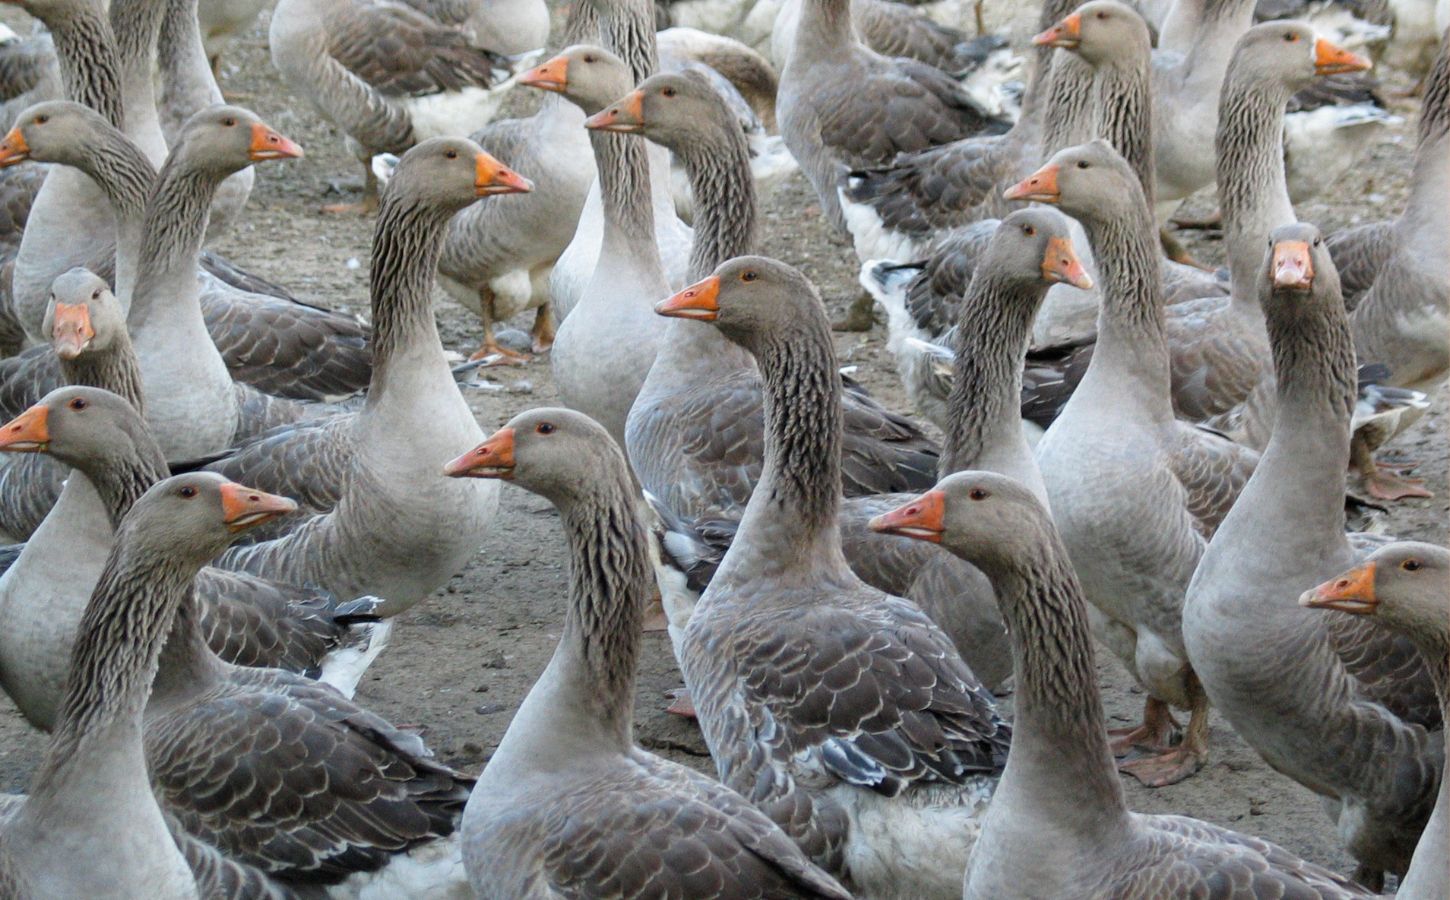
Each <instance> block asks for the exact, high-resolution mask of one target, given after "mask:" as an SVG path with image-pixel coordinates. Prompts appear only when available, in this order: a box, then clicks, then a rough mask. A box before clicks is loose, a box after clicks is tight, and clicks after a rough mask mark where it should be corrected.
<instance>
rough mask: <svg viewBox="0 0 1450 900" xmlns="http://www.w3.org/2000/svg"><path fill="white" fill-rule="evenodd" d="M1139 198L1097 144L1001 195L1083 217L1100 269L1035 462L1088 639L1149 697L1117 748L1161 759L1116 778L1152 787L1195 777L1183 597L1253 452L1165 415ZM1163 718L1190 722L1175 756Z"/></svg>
mask: <svg viewBox="0 0 1450 900" xmlns="http://www.w3.org/2000/svg"><path fill="white" fill-rule="evenodd" d="M1149 171H1151V166H1150V167H1149ZM1141 185H1142V179H1141V178H1140V177H1139V173H1136V172H1134V171H1133V170H1132V169H1130V168H1129V166H1128V164H1127V163H1126V162H1125V161H1124V160H1123V158H1122V157H1121V156H1119V155H1118V154H1117V153H1116V152H1115V151H1114V150H1113V148H1112V147H1110V146H1108V144H1107V143H1106V142H1104V141H1094V142H1093V143H1091V144H1084V145H1082V146H1080V147H1070V148H1068V149H1066V150H1063V151H1061V152H1059V153H1058V154H1057V155H1055V156H1054V157H1053V158H1052V160H1051V161H1050V162H1049V163H1048V165H1046V166H1044V167H1043V168H1042V169H1040V170H1039V171H1038V172H1037V173H1036V174H1035V175H1033V176H1032V177H1031V178H1029V179H1027V180H1025V181H1023V182H1021V183H1020V184H1019V185H1017V186H1015V187H1013V188H1012V189H1011V190H1010V191H1009V192H1008V196H1009V197H1011V198H1013V199H1025V200H1038V201H1043V202H1050V203H1054V204H1057V205H1059V206H1060V207H1061V208H1062V209H1063V211H1065V212H1067V213H1068V214H1070V215H1072V216H1075V217H1077V218H1078V219H1079V221H1081V222H1082V224H1083V226H1084V227H1085V228H1086V229H1087V232H1088V237H1089V238H1090V239H1091V240H1092V242H1093V249H1094V251H1095V255H1096V258H1097V260H1098V271H1099V275H1100V276H1101V278H1102V287H1103V290H1102V294H1103V303H1102V310H1101V312H1100V313H1099V316H1098V338H1097V350H1096V351H1095V352H1094V353H1093V359H1092V362H1091V363H1090V364H1089V366H1088V370H1087V374H1086V375H1084V376H1083V380H1082V383H1081V384H1080V385H1079V386H1078V388H1077V390H1076V391H1074V392H1073V395H1072V398H1071V399H1070V400H1068V402H1067V406H1066V407H1064V408H1063V411H1062V414H1061V415H1059V416H1058V417H1057V419H1056V421H1054V422H1053V423H1052V427H1051V428H1049V429H1048V430H1047V433H1046V434H1045V435H1044V436H1043V437H1042V440H1041V442H1040V443H1039V444H1038V446H1037V461H1038V464H1039V465H1040V466H1041V467H1042V477H1043V481H1044V482H1045V483H1046V485H1047V495H1048V497H1049V499H1050V501H1051V504H1052V512H1053V516H1054V517H1055V518H1056V519H1057V524H1058V528H1059V530H1060V531H1061V532H1062V538H1063V542H1064V543H1065V544H1066V546H1067V549H1068V552H1069V553H1071V554H1072V560H1073V565H1074V566H1075V567H1076V568H1077V571H1078V576H1079V578H1080V579H1081V580H1082V584H1083V589H1084V591H1085V592H1086V595H1087V598H1088V601H1089V602H1091V603H1092V604H1093V607H1094V609H1095V610H1096V611H1097V613H1098V615H1097V616H1096V617H1095V621H1094V626H1095V629H1096V632H1097V634H1098V635H1099V637H1100V638H1101V639H1102V640H1103V641H1104V642H1105V643H1106V644H1107V645H1108V646H1109V647H1110V648H1112V650H1113V651H1114V652H1115V653H1117V654H1118V656H1119V658H1120V659H1121V660H1122V662H1123V664H1124V666H1125V667H1126V668H1127V669H1128V671H1129V672H1131V673H1132V674H1133V676H1134V677H1135V678H1136V679H1137V680H1138V682H1139V683H1140V684H1142V685H1143V687H1144V689H1145V690H1146V692H1147V694H1148V698H1147V705H1146V707H1145V710H1144V719H1143V724H1142V725H1141V726H1139V727H1137V728H1134V729H1128V730H1126V731H1125V732H1124V733H1122V734H1120V735H1118V736H1117V737H1118V743H1117V745H1116V748H1115V749H1117V750H1118V751H1119V752H1121V753H1126V752H1127V751H1128V750H1130V749H1131V748H1132V747H1133V746H1135V745H1140V744H1141V745H1142V746H1144V747H1145V748H1148V749H1149V750H1151V751H1152V752H1153V753H1156V754H1157V755H1154V756H1147V757H1144V758H1140V759H1134V760H1132V761H1129V762H1126V763H1124V764H1123V768H1124V770H1125V771H1128V772H1130V773H1131V774H1133V775H1134V776H1135V777H1137V778H1138V779H1139V780H1140V781H1142V782H1144V783H1145V784H1147V785H1149V786H1160V785H1165V784H1172V783H1174V782H1177V781H1181V780H1182V779H1184V778H1187V777H1188V776H1190V775H1192V774H1193V773H1194V772H1196V771H1198V769H1199V768H1200V767H1201V766H1202V765H1203V763H1204V760H1205V759H1206V756H1207V739H1208V702H1207V699H1206V698H1205V696H1204V694H1203V691H1202V690H1201V689H1200V688H1199V686H1198V683H1197V680H1196V678H1195V676H1194V673H1193V668H1192V666H1190V665H1189V662H1188V653H1187V651H1186V650H1185V648H1184V646H1183V635H1182V626H1181V624H1180V622H1181V617H1182V609H1183V594H1184V591H1185V590H1186V589H1187V587H1188V581H1189V578H1190V577H1191V576H1192V575H1193V570H1194V567H1195V565H1196V564H1197V562H1198V559H1199V557H1200V556H1201V555H1202V554H1203V550H1204V547H1205V546H1206V545H1207V543H1208V539H1209V537H1211V536H1212V535H1213V532H1214V529H1215V528H1217V527H1218V524H1219V523H1220V522H1221V521H1222V520H1223V517H1224V515H1225V514H1226V513H1227V512H1228V509H1229V507H1230V506H1231V505H1232V504H1233V502H1234V498H1235V497H1236V496H1237V494H1238V492H1239V489H1241V488H1242V486H1243V484H1244V482H1245V481H1246V480H1247V479H1248V476H1249V474H1250V472H1251V471H1252V469H1253V464H1254V459H1255V454H1254V453H1253V452H1252V451H1250V450H1246V449H1245V448H1242V447H1240V446H1238V445H1236V444H1234V443H1232V442H1231V441H1229V440H1228V439H1227V438H1225V437H1223V436H1222V435H1219V434H1217V433H1215V432H1210V431H1207V430H1205V429H1202V428H1198V427H1195V426H1193V425H1189V424H1187V423H1184V422H1181V421H1179V420H1178V419H1177V418H1176V417H1175V416H1174V414H1173V405H1172V401H1171V393H1170V386H1169V367H1170V360H1169V354H1168V342H1167V334H1166V328H1165V324H1164V313H1163V308H1162V305H1161V299H1160V298H1161V296H1162V287H1161V282H1160V277H1159V268H1160V267H1159V265H1158V263H1157V255H1156V243H1155V240H1154V236H1155V227H1154V222H1153V219H1152V211H1151V207H1150V206H1149V205H1148V203H1147V200H1146V198H1144V196H1143V190H1142V186H1141ZM1124 484H1134V485H1139V486H1140V487H1139V489H1137V490H1133V491H1124V490H1122V485H1124ZM1104 522H1113V523H1115V527H1112V528H1104V527H1103V523H1104ZM1170 705H1173V706H1178V707H1180V708H1188V709H1190V710H1191V712H1192V719H1191V721H1190V722H1189V725H1188V731H1187V733H1186V735H1185V737H1184V740H1183V742H1182V744H1180V745H1178V746H1176V747H1172V746H1169V743H1168V741H1169V735H1170V733H1171V731H1172V714H1171V713H1170V712H1169V706H1170Z"/></svg>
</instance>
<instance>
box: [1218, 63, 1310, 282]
mask: <svg viewBox="0 0 1450 900" xmlns="http://www.w3.org/2000/svg"><path fill="white" fill-rule="evenodd" d="M1289 97H1290V92H1289V89H1288V88H1287V87H1285V86H1284V85H1283V83H1282V82H1274V81H1266V80H1263V79H1259V78H1256V77H1253V76H1252V75H1251V74H1250V73H1248V72H1245V71H1244V70H1243V68H1242V67H1240V66H1231V67H1230V69H1229V73H1228V78H1227V81H1226V82H1225V84H1224V88H1223V94H1222V95H1221V97H1220V98H1219V106H1218V132H1217V135H1216V136H1215V138H1214V146H1215V152H1216V159H1217V172H1218V202H1219V206H1220V207H1221V208H1222V209H1223V224H1224V232H1225V234H1224V237H1225V240H1226V241H1227V242H1228V267H1229V274H1230V276H1231V277H1232V279H1233V296H1234V298H1235V300H1236V301H1238V300H1247V301H1248V302H1251V303H1252V302H1254V301H1255V299H1256V297H1257V294H1256V291H1257V286H1256V285H1257V281H1258V278H1259V272H1260V270H1261V269H1262V268H1263V260H1264V247H1265V242H1266V241H1267V240H1268V237H1269V233H1270V232H1271V231H1273V230H1274V229H1275V228H1278V227H1279V226H1281V225H1288V224H1290V223H1292V222H1293V221H1294V207H1293V205H1292V204H1291V203H1290V202H1289V187H1288V184H1287V182H1286V181H1285V180H1284V145H1283V139H1284V138H1283V135H1284V109H1285V107H1286V106H1287V105H1288V103H1289Z"/></svg>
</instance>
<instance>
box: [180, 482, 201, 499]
mask: <svg viewBox="0 0 1450 900" xmlns="http://www.w3.org/2000/svg"><path fill="white" fill-rule="evenodd" d="M176 493H178V494H180V495H181V496H183V497H185V498H186V499H188V500H190V499H191V498H192V497H195V496H196V488H194V487H192V486H191V485H189V484H188V485H187V486H186V487H184V488H182V489H181V490H179V491H177V492H176Z"/></svg>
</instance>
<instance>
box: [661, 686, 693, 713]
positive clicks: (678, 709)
mask: <svg viewBox="0 0 1450 900" xmlns="http://www.w3.org/2000/svg"><path fill="white" fill-rule="evenodd" d="M665 697H666V699H668V700H669V701H670V705H669V706H666V707H665V712H667V713H670V714H672V715H676V716H680V717H682V718H686V719H693V718H696V715H695V701H694V699H693V698H691V697H690V689H689V688H687V687H684V688H675V689H674V690H673V691H666V692H665Z"/></svg>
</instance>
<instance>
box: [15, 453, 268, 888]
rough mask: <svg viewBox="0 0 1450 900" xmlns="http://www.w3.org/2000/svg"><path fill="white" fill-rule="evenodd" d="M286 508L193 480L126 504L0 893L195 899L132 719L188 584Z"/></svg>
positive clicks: (168, 484)
mask: <svg viewBox="0 0 1450 900" xmlns="http://www.w3.org/2000/svg"><path fill="white" fill-rule="evenodd" d="M291 508H292V507H291V504H290V502H289V501H287V500H285V499H283V498H281V497H273V496H271V495H267V494H262V493H260V492H256V491H247V490H245V489H244V488H241V487H240V486H239V485H235V484H227V483H225V482H223V481H222V480H221V479H217V478H215V477H214V476H201V475H179V476H177V477H175V478H170V479H167V480H166V481H163V482H161V483H159V484H157V485H155V486H154V487H153V488H152V489H151V490H150V491H148V492H147V493H146V494H145V495H144V496H143V497H142V498H141V499H140V500H138V501H137V503H136V504H135V507H134V508H133V509H132V511H131V513H130V515H129V516H127V518H126V520H125V521H124V522H122V523H121V527H120V530H119V533H118V535H117V539H116V543H115V546H114V547H113V548H112V549H111V552H110V554H109V556H108V557H107V558H106V561H105V565H104V567H103V568H102V570H101V573H100V578H99V581H98V582H97V584H96V589H95V592H94V593H93V594H92V595H91V599H90V602H89V603H88V604H87V605H86V612H85V615H84V618H83V619H82V620H81V626H80V633H79V636H78V639H77V640H76V646H75V650H74V651H73V653H72V655H71V669H72V672H73V675H72V677H71V678H70V679H69V680H68V686H67V688H66V693H65V701H64V704H63V706H62V707H61V711H60V716H59V720H58V722H57V725H56V729H55V731H54V732H53V733H52V734H51V738H50V743H49V745H48V746H47V748H46V752H45V756H44V759H43V761H42V763H41V765H40V768H39V769H38V770H37V772H36V774H35V776H34V778H33V780H32V782H31V791H30V795H29V797H27V798H26V800H25V802H24V805H22V806H21V807H20V808H19V809H18V810H16V811H15V812H14V813H13V815H12V816H11V817H10V818H9V820H8V821H6V822H5V824H4V828H3V830H0V892H3V893H5V894H6V895H7V896H13V897H89V896H128V897H156V898H165V900H171V898H195V897H197V896H198V895H199V889H198V888H199V886H198V884H197V882H196V880H195V879H194V877H193V876H192V873H191V870H190V869H188V867H187V863H186V861H185V859H184V858H183V856H182V853H181V851H180V850H178V848H177V844H176V843H175V842H174V840H173V838H172V835H171V833H170V831H169V829H168V824H167V822H166V820H165V818H164V817H163V814H162V811H161V808H160V806H159V805H158V804H157V801H156V798H155V796H154V795H153V793H152V790H151V784H150V779H149V776H148V772H147V763H146V756H145V751H144V748H143V739H142V719H143V713H144V710H145V708H146V705H147V697H148V695H149V694H150V693H151V684H152V679H153V677H154V676H155V674H156V671H157V665H158V661H159V659H160V656H161V652H162V645H163V644H164V643H165V641H166V637H167V634H168V633H169V632H170V631H171V626H172V622H173V621H174V620H175V618H176V615H177V612H178V610H179V609H180V608H181V606H182V605H183V604H184V603H185V602H186V600H187V598H188V597H189V595H190V591H191V583H192V579H193V578H194V577H195V575H196V573H197V571H198V570H199V569H201V567H202V566H204V565H205V564H206V562H207V560H208V559H210V558H211V557H213V556H215V555H216V554H217V553H219V552H221V550H222V549H223V548H225V547H226V546H227V544H229V543H231V542H232V541H233V540H235V539H236V536H237V534H238V533H240V532H241V531H242V530H244V529H245V528H246V527H247V526H248V525H249V524H252V523H258V522H262V521H265V520H266V519H268V518H270V517H272V516H275V515H278V514H279V513H282V512H285V511H287V510H289V509H291ZM211 856H212V860H211V861H212V863H213V864H214V865H215V864H217V862H218V861H217V860H216V859H215V856H214V854H211ZM77 860H85V864H84V865H77Z"/></svg>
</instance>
